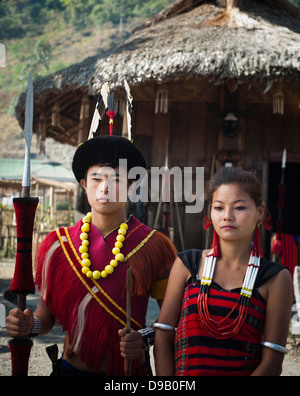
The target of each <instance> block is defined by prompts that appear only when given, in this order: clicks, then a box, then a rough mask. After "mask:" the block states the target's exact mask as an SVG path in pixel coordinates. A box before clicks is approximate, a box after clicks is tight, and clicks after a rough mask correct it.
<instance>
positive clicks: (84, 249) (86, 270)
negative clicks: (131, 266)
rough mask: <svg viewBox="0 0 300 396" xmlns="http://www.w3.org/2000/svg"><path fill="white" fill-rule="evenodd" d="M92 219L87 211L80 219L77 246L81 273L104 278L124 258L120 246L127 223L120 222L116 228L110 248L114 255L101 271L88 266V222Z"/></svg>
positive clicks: (89, 264)
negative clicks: (78, 244)
mask: <svg viewBox="0 0 300 396" xmlns="http://www.w3.org/2000/svg"><path fill="white" fill-rule="evenodd" d="M91 220H92V213H91V212H89V213H87V215H86V216H84V218H83V219H82V223H83V224H82V226H81V231H82V233H81V234H80V239H81V246H80V247H79V252H80V253H81V259H82V260H81V265H82V270H81V271H82V273H83V274H84V275H85V276H86V277H88V278H92V279H95V280H97V279H100V278H106V277H107V276H108V275H110V274H112V273H113V272H114V269H115V268H116V267H117V266H118V264H119V262H122V261H123V260H124V255H123V254H122V253H121V250H120V249H121V248H122V247H123V242H124V240H125V235H126V232H127V229H128V225H127V224H126V223H122V224H120V227H119V230H118V236H117V238H116V242H115V247H114V248H113V249H112V253H113V255H114V256H115V258H114V259H113V260H111V261H110V263H109V264H108V265H107V266H106V267H105V268H104V270H103V271H98V270H96V271H91V269H90V267H91V265H92V262H91V260H90V259H89V253H88V252H89V248H88V246H89V244H90V243H89V235H88V233H89V231H90V229H91V226H90V222H91Z"/></svg>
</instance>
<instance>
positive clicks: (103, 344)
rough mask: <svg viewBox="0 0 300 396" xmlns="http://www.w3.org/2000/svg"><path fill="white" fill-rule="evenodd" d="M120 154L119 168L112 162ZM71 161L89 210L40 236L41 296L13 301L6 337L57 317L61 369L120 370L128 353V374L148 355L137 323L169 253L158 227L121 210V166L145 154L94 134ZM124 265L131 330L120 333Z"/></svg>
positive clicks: (163, 275)
mask: <svg viewBox="0 0 300 396" xmlns="http://www.w3.org/2000/svg"><path fill="white" fill-rule="evenodd" d="M120 159H122V160H126V161H127V169H126V170H125V169H122V168H120V167H119V164H120V161H119V160H120ZM72 167H73V172H74V175H75V177H76V179H77V181H78V182H79V183H80V184H81V185H82V186H83V188H84V189H85V191H86V194H87V199H88V201H89V204H90V206H91V212H90V213H89V214H88V215H86V216H84V217H83V219H82V220H80V221H79V222H78V223H77V224H76V225H75V226H74V227H70V228H61V229H59V230H58V231H56V232H55V231H54V232H52V233H50V234H49V235H48V236H47V238H46V239H45V241H44V242H43V244H42V246H41V248H40V251H39V255H38V264H37V273H36V282H37V285H38V287H39V289H40V292H41V298H40V303H39V305H38V307H37V309H36V311H35V312H34V314H33V313H32V312H31V311H30V310H28V309H26V310H25V311H24V312H22V311H21V310H19V309H18V308H16V309H13V310H12V311H11V312H10V314H9V316H8V318H7V326H6V327H7V332H8V334H9V335H10V336H12V337H17V336H30V335H32V334H33V333H35V334H39V335H43V334H46V333H48V332H49V331H50V330H51V329H52V327H53V325H54V323H55V321H56V320H59V321H60V323H61V325H62V327H63V330H64V331H66V337H65V341H64V352H63V357H62V361H61V364H60V372H61V375H88V374H90V375H123V374H124V358H126V359H128V360H132V362H133V366H132V374H135V375H145V373H146V372H148V371H147V370H148V368H149V362H148V361H147V359H146V356H145V353H144V351H143V341H142V336H141V334H140V333H139V332H138V331H136V330H139V329H142V328H143V327H145V316H146V311H147V305H148V298H149V295H150V294H152V296H153V297H154V298H156V299H157V300H158V303H159V304H160V303H161V300H162V298H163V294H164V290H165V286H166V279H167V277H168V274H169V271H170V267H171V265H172V263H173V261H174V259H175V257H176V250H175V248H174V246H173V245H172V244H171V242H170V241H169V240H168V239H167V238H166V237H165V236H164V235H163V234H161V233H159V232H157V231H155V230H151V229H150V228H148V227H147V226H145V225H144V224H142V223H141V222H139V221H138V220H137V219H136V218H134V217H133V216H130V217H129V219H126V216H125V206H126V202H125V200H122V199H120V197H121V195H122V194H124V190H125V189H127V191H129V193H130V191H131V190H132V187H133V186H134V184H132V181H131V183H130V182H129V181H128V172H129V171H130V170H131V169H132V168H134V167H140V168H146V163H145V159H144V157H143V156H142V154H141V153H140V151H139V150H138V149H137V148H136V147H135V146H134V145H133V143H131V142H130V141H129V140H127V139H125V138H122V137H119V136H101V137H96V138H93V139H90V140H88V141H87V142H85V143H84V144H82V145H80V146H79V147H78V149H77V151H76V152H75V155H74V158H73V165H72ZM133 183H134V181H133ZM128 185H129V188H128ZM129 267H131V268H132V288H131V304H132V317H131V327H132V328H133V329H134V330H135V331H132V332H131V333H129V334H127V329H126V273H127V269H128V268H129ZM144 368H146V371H145V370H143V369H144Z"/></svg>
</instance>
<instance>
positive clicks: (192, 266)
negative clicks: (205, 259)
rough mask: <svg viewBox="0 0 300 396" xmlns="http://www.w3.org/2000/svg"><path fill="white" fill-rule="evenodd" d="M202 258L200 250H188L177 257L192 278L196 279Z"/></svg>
mask: <svg viewBox="0 0 300 396" xmlns="http://www.w3.org/2000/svg"><path fill="white" fill-rule="evenodd" d="M201 256H202V250H200V249H189V250H185V251H184V252H181V253H179V254H178V257H179V258H180V260H181V261H182V262H183V264H184V265H185V266H186V268H187V269H188V270H189V272H190V274H191V275H192V277H193V278H196V277H197V275H198V270H199V263H200V259H201Z"/></svg>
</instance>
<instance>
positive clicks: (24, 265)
mask: <svg viewBox="0 0 300 396" xmlns="http://www.w3.org/2000/svg"><path fill="white" fill-rule="evenodd" d="M32 124H33V85H32V75H31V72H30V74H29V78H28V86H27V94H26V105H25V127H24V138H25V159H24V170H23V180H22V192H21V197H19V198H14V199H13V204H14V209H15V214H16V222H17V253H16V264H15V271H14V276H13V280H12V284H11V286H10V290H11V291H13V292H15V293H17V297H18V308H20V309H21V310H22V311H24V310H25V309H26V296H27V294H29V293H31V294H34V292H35V285H34V280H33V274H32V235H33V223H34V217H35V212H36V208H37V204H38V201H39V199H38V198H33V197H30V147H31V139H32V133H33V130H32ZM32 345H33V343H32V341H31V339H30V338H28V337H17V338H13V339H12V340H10V341H9V348H10V351H11V361H12V375H13V376H27V372H28V362H29V356H30V351H31V347H32Z"/></svg>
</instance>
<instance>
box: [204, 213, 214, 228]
mask: <svg viewBox="0 0 300 396" xmlns="http://www.w3.org/2000/svg"><path fill="white" fill-rule="evenodd" d="M211 225H212V221H211V220H210V219H209V218H208V217H206V216H204V218H203V228H204V229H205V230H208V229H209V227H210V226H211Z"/></svg>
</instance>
